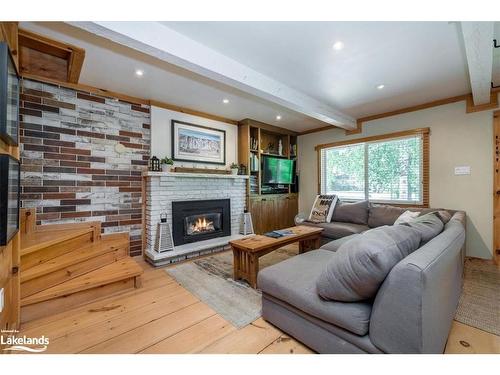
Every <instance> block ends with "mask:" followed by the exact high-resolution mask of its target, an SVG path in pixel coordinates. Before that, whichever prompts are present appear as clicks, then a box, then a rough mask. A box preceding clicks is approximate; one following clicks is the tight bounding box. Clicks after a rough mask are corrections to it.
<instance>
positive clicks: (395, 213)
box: [368, 203, 406, 228]
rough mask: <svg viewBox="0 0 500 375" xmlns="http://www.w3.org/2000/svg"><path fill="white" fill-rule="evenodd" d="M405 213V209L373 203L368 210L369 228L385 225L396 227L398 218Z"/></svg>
mask: <svg viewBox="0 0 500 375" xmlns="http://www.w3.org/2000/svg"><path fill="white" fill-rule="evenodd" d="M405 211H406V209H405V208H400V207H394V206H388V205H385V204H373V203H372V204H370V209H369V210H368V226H369V227H370V228H376V227H381V226H383V225H394V222H395V221H396V220H397V218H398V217H400V216H401V214H403V212H405Z"/></svg>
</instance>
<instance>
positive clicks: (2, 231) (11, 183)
mask: <svg viewBox="0 0 500 375" xmlns="http://www.w3.org/2000/svg"><path fill="white" fill-rule="evenodd" d="M20 170H21V168H20V163H19V161H18V160H16V159H14V158H13V157H12V156H10V155H6V154H2V155H0V246H5V245H7V244H8V243H9V241H10V240H11V239H12V237H13V236H14V235H15V234H16V233H17V231H18V230H19V192H20V187H19V181H20Z"/></svg>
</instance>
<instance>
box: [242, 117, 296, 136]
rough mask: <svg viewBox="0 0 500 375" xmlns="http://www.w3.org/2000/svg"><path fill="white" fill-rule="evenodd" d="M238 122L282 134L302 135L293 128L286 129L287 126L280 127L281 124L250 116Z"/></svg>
mask: <svg viewBox="0 0 500 375" xmlns="http://www.w3.org/2000/svg"><path fill="white" fill-rule="evenodd" d="M238 124H239V125H240V126H243V125H249V126H253V127H256V128H260V129H264V130H268V131H270V132H276V133H280V134H281V133H284V134H288V135H294V136H296V135H300V133H297V132H295V131H293V130H290V129H285V128H280V127H279V126H275V125H271V124H267V123H265V122H261V121H257V120H252V119H250V118H246V119H243V120H241V121H239V122H238Z"/></svg>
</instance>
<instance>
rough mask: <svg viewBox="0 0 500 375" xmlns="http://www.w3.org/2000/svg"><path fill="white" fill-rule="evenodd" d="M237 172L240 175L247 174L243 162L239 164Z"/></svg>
mask: <svg viewBox="0 0 500 375" xmlns="http://www.w3.org/2000/svg"><path fill="white" fill-rule="evenodd" d="M238 174H239V175H242V176H245V175H246V174H247V167H246V166H245V164H240V168H239V170H238Z"/></svg>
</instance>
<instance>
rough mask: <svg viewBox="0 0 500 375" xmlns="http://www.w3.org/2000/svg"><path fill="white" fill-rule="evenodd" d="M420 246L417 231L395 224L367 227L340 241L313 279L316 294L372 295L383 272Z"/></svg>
mask: <svg viewBox="0 0 500 375" xmlns="http://www.w3.org/2000/svg"><path fill="white" fill-rule="evenodd" d="M419 245H420V232H419V231H417V230H416V229H413V228H410V227H407V226H404V225H395V226H387V227H383V228H379V229H375V230H371V231H369V232H367V233H364V234H363V235H360V236H358V237H356V238H353V239H352V240H350V241H347V242H346V243H344V244H343V245H342V246H341V247H340V248H339V249H338V250H337V251H336V252H334V253H333V256H332V258H331V259H330V260H329V261H328V263H327V264H326V265H325V267H324V268H323V271H322V272H321V273H320V274H319V277H318V279H317V291H318V294H319V295H320V296H321V297H323V298H325V299H328V300H335V301H344V302H354V301H363V300H367V299H369V298H372V297H374V296H375V295H376V294H377V290H378V288H379V286H380V285H381V284H382V282H383V281H384V279H385V277H386V276H387V274H388V273H389V272H390V271H391V269H392V267H394V266H395V265H396V264H397V263H398V262H399V261H401V260H402V259H403V258H405V257H406V256H408V255H409V254H410V253H412V252H413V251H415V250H416V249H417V248H418V247H419Z"/></svg>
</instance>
